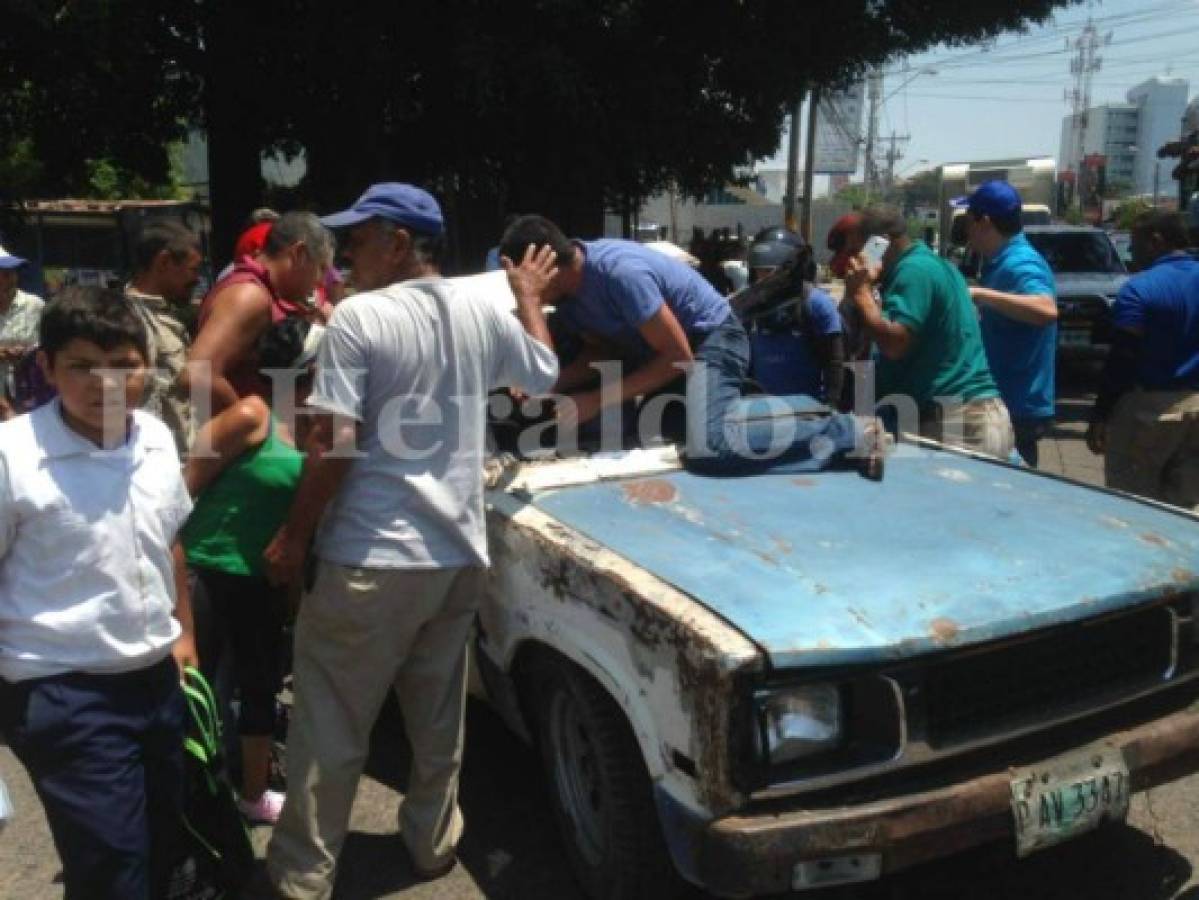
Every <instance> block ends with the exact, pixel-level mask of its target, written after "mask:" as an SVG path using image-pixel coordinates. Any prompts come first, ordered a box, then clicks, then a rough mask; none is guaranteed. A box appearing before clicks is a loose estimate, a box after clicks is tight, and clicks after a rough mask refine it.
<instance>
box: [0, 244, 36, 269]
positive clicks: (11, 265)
mask: <svg viewBox="0 0 1199 900" xmlns="http://www.w3.org/2000/svg"><path fill="white" fill-rule="evenodd" d="M27 262H29V260H27V259H23V258H22V257H20V256H13V255H12V254H11V253H9V252H8V251H7V250H5V249H4V248H3V247H0V269H19V268H20V267H21V266H23V265H25V264H26V263H27Z"/></svg>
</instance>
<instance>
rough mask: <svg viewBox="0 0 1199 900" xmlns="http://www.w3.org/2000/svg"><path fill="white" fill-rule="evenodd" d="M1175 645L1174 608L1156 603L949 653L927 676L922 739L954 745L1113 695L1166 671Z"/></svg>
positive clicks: (1157, 679)
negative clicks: (994, 646) (986, 648)
mask: <svg viewBox="0 0 1199 900" xmlns="http://www.w3.org/2000/svg"><path fill="white" fill-rule="evenodd" d="M1174 645H1175V623H1174V618H1173V615H1172V613H1171V611H1170V609H1169V608H1168V607H1165V606H1158V607H1155V608H1153V609H1149V610H1145V611H1143V612H1139V613H1134V614H1132V615H1127V616H1120V617H1118V618H1115V619H1109V620H1106V621H1103V622H1100V623H1098V624H1094V625H1086V624H1079V625H1076V626H1073V627H1068V628H1065V629H1061V630H1058V631H1055V632H1053V633H1052V634H1049V635H1046V636H1044V637H1041V638H1037V639H1034V640H1030V641H1025V642H1022V643H1019V644H1013V645H1011V646H1008V647H1003V648H1001V649H998V650H994V651H990V652H983V653H976V654H973V655H969V656H964V657H961V658H959V659H955V660H949V661H947V662H945V663H942V664H940V665H938V666H935V667H933V668H932V669H930V670H929V671H927V672H926V675H925V679H924V696H925V716H926V720H925V721H926V726H927V735H928V741H929V743H930V744H931V745H932V746H934V747H941V746H946V745H952V744H955V743H959V742H962V741H968V740H971V739H973V738H976V737H979V736H981V735H982V734H984V733H992V734H993V733H995V732H996V731H997V730H998V731H1003V730H1004V729H1005V728H1013V727H1016V726H1019V725H1023V724H1028V723H1032V722H1035V721H1037V720H1038V719H1044V718H1046V717H1056V716H1060V715H1062V714H1063V713H1065V712H1067V711H1068V710H1072V709H1077V708H1080V707H1085V706H1086V705H1087V704H1088V703H1094V702H1097V701H1102V702H1114V701H1115V700H1116V699H1118V698H1119V697H1120V695H1121V694H1125V693H1132V692H1133V691H1136V690H1139V689H1143V688H1145V687H1147V686H1149V685H1151V684H1154V683H1157V682H1160V681H1161V680H1162V679H1163V678H1164V677H1166V676H1167V675H1168V674H1169V672H1170V670H1171V668H1172V666H1173V664H1174Z"/></svg>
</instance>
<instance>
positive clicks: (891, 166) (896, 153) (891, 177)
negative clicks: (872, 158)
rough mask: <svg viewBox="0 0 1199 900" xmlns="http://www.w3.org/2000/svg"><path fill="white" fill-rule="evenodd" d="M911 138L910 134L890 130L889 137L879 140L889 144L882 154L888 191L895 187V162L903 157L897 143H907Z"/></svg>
mask: <svg viewBox="0 0 1199 900" xmlns="http://www.w3.org/2000/svg"><path fill="white" fill-rule="evenodd" d="M911 139H912V136H911V135H910V134H896V133H895V132H894V131H892V132H891V136H890V137H889V138H883V139H882V141H881V143H885V144H889V145H890V146H888V147H887V152H886V153H885V154H884V156H883V158H884V159H885V160H886V161H887V181H886V186H885V187H886V190H888V191H890V190H891V188H893V187H895V164H896V163H897V162H899V161H900V160H901V159H903V151H902V150H900V149H899V145H900V144H903V143H907V142H908V141H910V140H911Z"/></svg>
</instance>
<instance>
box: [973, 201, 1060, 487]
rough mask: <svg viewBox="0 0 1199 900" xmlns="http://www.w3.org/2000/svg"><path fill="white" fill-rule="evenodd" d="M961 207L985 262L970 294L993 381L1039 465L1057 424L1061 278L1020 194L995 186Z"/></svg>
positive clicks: (1024, 452) (1020, 445) (1020, 442)
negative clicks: (1031, 231) (1031, 230)
mask: <svg viewBox="0 0 1199 900" xmlns="http://www.w3.org/2000/svg"><path fill="white" fill-rule="evenodd" d="M959 205H961V206H965V208H966V234H967V239H968V240H969V243H970V248H971V249H972V250H974V251H975V252H976V253H978V255H979V256H981V257H982V258H983V260H984V262H983V267H982V273H981V278H980V281H981V284H979V285H977V286H974V287H971V288H970V297H971V299H973V300H974V302H975V303H976V304H977V305H978V309H979V314H980V316H981V319H982V323H981V324H982V336H983V347H984V348H986V351H987V363H988V364H989V365H990V367H991V375H992V377H994V379H995V383H996V384H997V385H998V386H999V393H1000V395H1001V396H1002V397H1003V402H1004V403H1005V404H1007V408H1008V412H1009V413H1010V414H1011V417H1012V430H1013V431H1014V432H1015V435H1016V450H1017V451H1018V452H1019V453H1020V456H1021V457H1023V459H1024V461H1025V462H1026V463H1028V464H1029V465H1030V466H1033V467H1034V468H1035V467H1036V465H1037V460H1038V454H1037V442H1038V441H1039V440H1040V439H1041V438H1042V437H1044V436H1045V435H1046V434H1047V433H1048V431H1049V427H1050V425H1052V423H1053V412H1054V368H1055V363H1056V356H1057V299H1056V292H1055V286H1054V280H1053V272H1052V270H1051V269H1050V268H1049V264H1048V263H1046V262H1045V259H1044V257H1042V256H1041V254H1040V253H1038V252H1037V250H1036V248H1034V247H1033V245H1032V244H1030V243H1029V242H1028V238H1026V237H1025V236H1024V233H1023V226H1022V225H1021V224H1020V209H1021V202H1020V195H1019V194H1018V193H1016V189H1015V188H1014V187H1012V186H1011V185H1010V184H1008V183H1007V182H1006V181H988V182H985V183H984V184H982V185H980V186H979V187H978V189H977V190H975V192H974V193H973V194H971V195H970V196H969V197H968V198H967V199H966V200H964V201H962V202H961V203H960V204H959Z"/></svg>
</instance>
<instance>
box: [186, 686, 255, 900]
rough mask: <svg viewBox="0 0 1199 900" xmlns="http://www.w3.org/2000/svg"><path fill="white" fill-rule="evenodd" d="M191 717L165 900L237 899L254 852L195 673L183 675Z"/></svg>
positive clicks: (213, 712) (207, 697)
mask: <svg viewBox="0 0 1199 900" xmlns="http://www.w3.org/2000/svg"><path fill="white" fill-rule="evenodd" d="M183 695H184V697H185V698H186V699H187V706H188V710H189V713H190V716H189V721H188V728H187V734H186V736H185V737H184V739H183V750H184V779H185V784H184V791H185V800H184V809H183V820H182V822H181V827H180V830H179V838H178V841H179V845H178V848H177V852H176V856H175V863H174V865H173V867H172V870H171V880H170V884H169V886H168V889H167V894H166V896H167V898H168V900H220V898H224V897H236V896H237V893H238V890H239V889H240V888H241V886H242V885H244V884H245V883H246V882H247V881H248V880H249V879H250V876H251V875H252V874H253V871H254V847H253V845H252V844H251V843H250V834H249V832H248V831H247V830H246V825H245V822H244V821H242V817H241V812H240V811H239V810H238V808H237V801H236V799H234V796H233V788H232V787H230V785H229V778H228V774H227V771H226V768H225V753H224V738H223V735H222V729H221V716H220V711H219V709H218V707H217V702H216V697H215V695H214V694H213V691H212V688H211V687H210V686H209V684H208V682H207V681H206V680H205V679H204V676H203V675H201V674H200V673H199V672H198V671H197V670H196V669H194V668H191V667H188V668H187V669H184V672H183Z"/></svg>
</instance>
